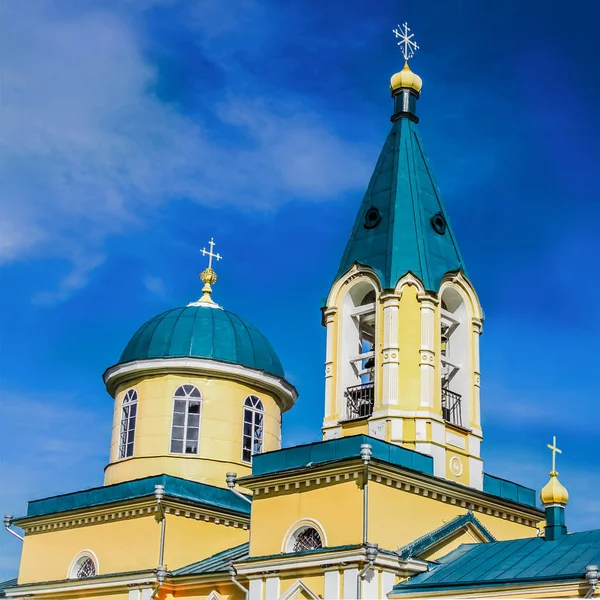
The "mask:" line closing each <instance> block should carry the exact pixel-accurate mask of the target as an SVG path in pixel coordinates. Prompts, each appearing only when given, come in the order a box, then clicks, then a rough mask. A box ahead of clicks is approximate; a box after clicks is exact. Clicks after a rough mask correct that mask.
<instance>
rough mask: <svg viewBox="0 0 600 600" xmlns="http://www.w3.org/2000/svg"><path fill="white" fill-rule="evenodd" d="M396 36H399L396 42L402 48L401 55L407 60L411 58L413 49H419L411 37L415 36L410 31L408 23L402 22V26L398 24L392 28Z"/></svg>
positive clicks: (413, 52)
mask: <svg viewBox="0 0 600 600" xmlns="http://www.w3.org/2000/svg"><path fill="white" fill-rule="evenodd" d="M392 31H393V32H394V34H395V35H396V37H397V38H400V41H399V42H398V46H400V49H401V50H402V56H404V60H405V61H408V59H409V58H412V57H413V56H414V54H415V50H418V49H419V46H417V43H416V42H415V41H414V40H413V39H412V38H414V37H415V34H414V33H409V32H410V27H409V26H408V23H403V24H402V26H400V25H398V27H397V29H393V30H392Z"/></svg>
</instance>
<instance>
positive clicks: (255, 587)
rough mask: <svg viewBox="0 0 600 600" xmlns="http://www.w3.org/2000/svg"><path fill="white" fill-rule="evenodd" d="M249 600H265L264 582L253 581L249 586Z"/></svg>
mask: <svg viewBox="0 0 600 600" xmlns="http://www.w3.org/2000/svg"><path fill="white" fill-rule="evenodd" d="M248 598H252V600H263V580H262V579H251V580H250V585H249V586H248Z"/></svg>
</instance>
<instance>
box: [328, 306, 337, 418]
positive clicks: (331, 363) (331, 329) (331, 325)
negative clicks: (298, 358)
mask: <svg viewBox="0 0 600 600" xmlns="http://www.w3.org/2000/svg"><path fill="white" fill-rule="evenodd" d="M335 314H336V312H335V311H334V310H328V311H327V312H326V313H325V326H326V328H327V341H326V344H325V417H328V416H329V415H330V414H331V412H332V411H333V412H338V413H339V410H338V409H337V406H336V404H337V402H336V401H334V398H333V394H334V389H333V371H334V369H335V363H334V360H333V341H334V339H333V337H334V329H335V328H334V321H335Z"/></svg>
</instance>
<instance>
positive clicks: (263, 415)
mask: <svg viewBox="0 0 600 600" xmlns="http://www.w3.org/2000/svg"><path fill="white" fill-rule="evenodd" d="M250 396H254V397H255V398H256V399H257V400H258V401H259V402H260V405H261V407H262V408H261V409H258V408H255V407H253V406H246V401H247V400H248V398H250ZM246 410H249V411H252V413H253V414H254V413H258V414H261V415H262V417H263V430H262V436H261V440H260V442H261V444H260V445H261V451H260V452H259V453H258V454H262V453H263V452H264V451H265V422H266V419H265V403H264V402H263V401H262V400H261V399H260V397H259V396H257V395H256V394H248V395H247V396H246V397H245V398H244V404H243V405H242V448H241V460H242V462H243V463H244V464H245V465H251V464H252V457H253V456H254V453H253V452H252V449H253V446H254V443H253V444H252V447H251V453H250V460H246V459H245V458H244V437H246V436H245V435H244V425H245V424H246ZM252 425H253V426H254V421H253V423H252ZM280 439H281V438H280ZM252 442H254V436H253V435H252Z"/></svg>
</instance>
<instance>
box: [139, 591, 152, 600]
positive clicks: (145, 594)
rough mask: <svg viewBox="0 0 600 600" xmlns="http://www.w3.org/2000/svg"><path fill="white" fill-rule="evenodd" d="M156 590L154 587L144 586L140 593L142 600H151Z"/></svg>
mask: <svg viewBox="0 0 600 600" xmlns="http://www.w3.org/2000/svg"><path fill="white" fill-rule="evenodd" d="M153 593H154V590H153V589H152V588H144V589H143V590H142V593H141V594H140V600H150V599H151V598H152V594H153Z"/></svg>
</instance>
